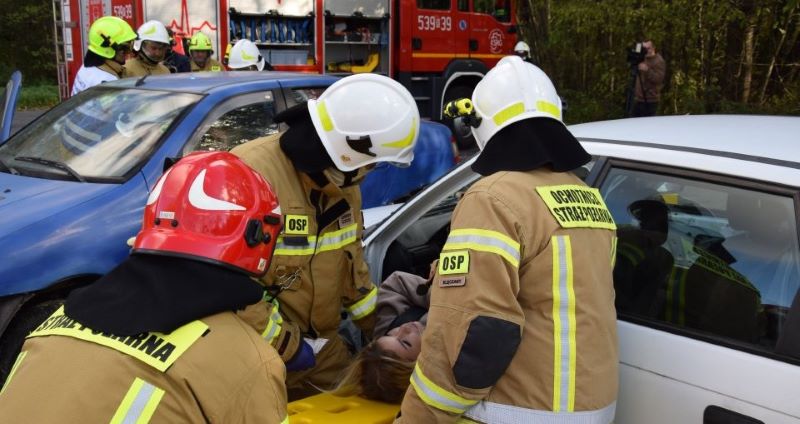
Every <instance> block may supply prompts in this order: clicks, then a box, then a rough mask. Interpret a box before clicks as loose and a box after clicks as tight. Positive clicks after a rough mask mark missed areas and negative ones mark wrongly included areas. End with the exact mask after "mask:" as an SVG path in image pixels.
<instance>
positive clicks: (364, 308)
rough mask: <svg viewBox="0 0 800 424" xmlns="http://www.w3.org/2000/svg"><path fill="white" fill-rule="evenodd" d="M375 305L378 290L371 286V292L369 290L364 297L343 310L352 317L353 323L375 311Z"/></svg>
mask: <svg viewBox="0 0 800 424" xmlns="http://www.w3.org/2000/svg"><path fill="white" fill-rule="evenodd" d="M377 304H378V288H377V287H375V286H372V290H370V291H369V293H368V294H367V295H366V296H364V297H363V298H361V299H360V300H359V301H358V302H356V303H354V304H352V305H350V306H348V307H346V308H345V309H346V310H347V312H350V315H352V316H353V320H354V321H358V320H360V319H361V318H364V317H365V316H367V315H369V314H371V313H372V312H373V311H375V305H377Z"/></svg>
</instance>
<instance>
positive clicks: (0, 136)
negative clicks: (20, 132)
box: [0, 71, 22, 145]
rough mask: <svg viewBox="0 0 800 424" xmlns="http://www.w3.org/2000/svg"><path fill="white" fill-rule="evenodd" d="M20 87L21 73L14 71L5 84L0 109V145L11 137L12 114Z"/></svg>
mask: <svg viewBox="0 0 800 424" xmlns="http://www.w3.org/2000/svg"><path fill="white" fill-rule="evenodd" d="M21 87H22V73H21V72H20V71H14V73H12V74H11V77H10V78H9V79H8V82H7V83H6V89H5V92H4V93H3V94H4V98H3V105H2V109H0V145H2V144H3V143H5V142H6V140H8V139H9V137H11V126H12V124H13V123H14V112H15V110H16V108H17V100H18V99H19V91H20V90H21Z"/></svg>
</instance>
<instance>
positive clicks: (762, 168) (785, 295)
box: [365, 116, 800, 424]
mask: <svg viewBox="0 0 800 424" xmlns="http://www.w3.org/2000/svg"><path fill="white" fill-rule="evenodd" d="M570 130H571V131H572V132H573V134H575V136H576V137H578V139H579V140H581V142H582V144H583V146H584V147H585V148H586V150H587V151H588V152H589V153H590V154H591V155H592V156H593V158H594V160H593V161H592V162H591V163H590V164H588V165H586V166H585V167H584V168H583V169H581V170H579V171H578V172H579V173H581V176H582V177H584V179H585V181H586V182H587V183H588V184H589V185H592V186H594V187H598V188H599V189H600V191H601V193H602V194H603V197H604V198H605V200H606V203H607V205H608V208H609V210H610V211H611V212H612V214H613V215H614V219H615V220H616V221H617V225H618V238H619V242H618V248H617V265H616V268H615V272H614V273H615V289H616V292H617V310H618V316H619V321H618V323H619V326H618V328H619V346H620V392H619V399H618V404H617V416H616V420H615V422H616V423H617V424H627V423H636V424H639V423H648V424H658V423H664V424H676V423H677V424H683V423H708V424H716V423H749V424H755V423H770V424H773V423H800V401H798V396H799V395H800V301H798V299H797V297H798V295H797V292H798V286H799V285H800V251H799V250H798V232H797V227H798V213H797V212H798V202H799V201H800V118H790V117H768V116H670V117H656V118H639V119H627V120H617V121H607V122H596V123H589V124H581V125H576V126H572V127H570ZM471 162H472V161H468V162H466V163H464V164H463V165H462V166H459V167H458V168H456V169H454V170H453V171H452V172H450V173H449V174H448V175H446V176H445V177H443V178H442V179H440V180H439V181H437V182H436V183H434V184H433V185H431V186H430V187H429V188H427V189H426V190H424V191H423V192H421V193H420V194H419V195H417V196H416V197H414V198H412V199H411V200H410V201H409V202H407V203H405V204H404V205H402V206H400V207H399V208H398V209H397V210H395V211H391V210H390V209H388V211H390V212H393V213H392V214H391V215H390V216H389V217H388V218H386V219H385V220H384V221H383V222H382V223H380V224H378V225H375V226H373V227H372V228H371V229H370V230H369V234H368V236H367V237H366V239H365V243H366V258H367V261H368V262H369V264H370V269H371V272H372V278H373V279H374V281H382V280H383V278H385V277H386V276H388V275H389V274H390V273H391V272H392V271H395V270H403V271H408V272H412V273H416V274H419V275H423V276H426V275H427V273H428V269H429V268H428V266H429V264H430V262H431V261H432V260H434V259H436V258H437V257H438V254H439V252H440V249H441V247H442V245H443V243H444V241H445V239H446V238H447V233H448V231H449V222H450V215H451V213H452V211H453V208H454V207H455V205H456V203H457V201H458V199H459V197H460V194H461V193H463V192H464V191H465V190H467V188H468V187H469V186H470V184H472V183H473V182H474V181H476V180H477V178H478V175H477V174H475V173H474V172H472V171H471V169H470V167H469V166H470V164H471ZM385 211H386V210H385ZM385 211H384V212H385Z"/></svg>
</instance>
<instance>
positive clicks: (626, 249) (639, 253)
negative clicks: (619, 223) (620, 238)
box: [619, 242, 645, 266]
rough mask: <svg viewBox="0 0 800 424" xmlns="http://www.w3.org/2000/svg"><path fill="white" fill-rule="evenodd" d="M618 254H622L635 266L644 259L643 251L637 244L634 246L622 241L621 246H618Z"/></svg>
mask: <svg viewBox="0 0 800 424" xmlns="http://www.w3.org/2000/svg"><path fill="white" fill-rule="evenodd" d="M619 254H620V255H622V256H624V257H625V259H627V260H628V261H629V262H630V263H631V264H632V265H634V266H636V265H639V264H640V263H641V262H642V261H644V257H645V255H644V251H643V250H642V249H640V248H639V247H638V246H635V245H633V244H630V243H625V242H622V246H620V247H619Z"/></svg>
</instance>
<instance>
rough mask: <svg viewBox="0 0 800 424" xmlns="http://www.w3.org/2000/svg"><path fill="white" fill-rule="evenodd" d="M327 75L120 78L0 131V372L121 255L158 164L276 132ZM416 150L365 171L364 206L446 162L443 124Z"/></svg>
mask: <svg viewBox="0 0 800 424" xmlns="http://www.w3.org/2000/svg"><path fill="white" fill-rule="evenodd" d="M335 80H336V78H333V77H328V76H319V75H308V74H290V73H272V72H271V73H250V72H235V73H224V72H223V73H197V74H176V75H170V76H163V77H152V78H145V79H138V80H137V79H126V80H120V81H115V82H112V83H107V84H103V85H101V86H97V87H94V88H92V89H90V90H87V91H85V92H82V93H80V94H79V95H77V96H75V97H73V98H71V99H69V100H67V101H65V102H63V103H61V104H60V105H58V106H56V107H54V108H53V109H52V110H50V111H49V112H47V113H45V114H44V115H42V116H41V117H40V118H38V119H37V120H36V121H34V122H33V123H31V124H30V125H28V126H27V127H25V128H24V129H22V130H21V131H20V132H19V133H17V134H15V135H14V136H12V137H11V138H9V139H8V140H7V141H6V140H5V137H3V138H0V258H2V259H0V334H2V336H0V378H1V377H2V376H3V374H4V373H5V372H8V369H3V367H4V366H5V367H8V364H7V363H6V364H3V363H2V360H4V359H8V357H9V355H12V358H13V353H11V352H10V351H11V350H14V349H16V348H18V345H17V343H19V340H21V338H22V337H24V335H25V334H26V332H27V330H28V329H29V328H30V326H31V325H33V323H36V322H38V321H37V320H41V319H42V318H43V317H44V316H43V315H44V314H46V313H47V312H48V311H49V309H51V308H52V305H54V304H56V303H57V302H58V301H60V300H61V299H63V297H64V296H65V295H66V294H67V293H68V292H69V291H70V290H72V289H74V288H75V287H78V286H81V285H85V284H88V283H91V282H92V281H94V280H96V279H97V278H98V277H99V276H101V275H102V274H104V273H106V272H108V271H109V270H111V269H112V268H113V267H114V266H115V265H117V264H118V263H120V262H121V261H122V260H123V259H124V258H125V257H126V255H127V254H128V251H129V248H128V246H127V245H126V243H125V242H126V240H127V239H128V238H129V237H131V236H133V235H135V234H136V233H137V232H138V230H139V228H140V225H141V216H142V211H143V207H144V204H145V200H146V198H147V195H148V192H149V191H150V189H151V188H152V187H153V185H154V184H155V183H156V181H157V180H158V178H159V177H160V176H161V174H162V172H163V170H164V169H165V167H168V166H169V165H170V164H171V163H172V162H173V161H174V160H175V159H177V158H180V157H182V156H184V155H186V154H188V153H190V152H193V151H197V150H229V149H231V148H232V147H234V146H236V145H239V144H241V143H244V142H246V141H248V140H252V139H254V138H257V137H261V136H264V135H268V134H272V133H275V132H277V131H280V130H281V128H280V125H278V124H276V123H275V122H274V121H273V117H274V116H275V114H276V113H278V112H280V111H282V110H284V109H286V108H288V107H291V106H293V105H296V104H298V103H300V102H303V101H305V100H307V99H309V98H315V97H316V96H318V95H319V94H321V93H322V91H324V89H325V88H326V87H328V86H329V85H330V84H332V83H333V82H334V81H335ZM18 85H19V80H18V77H17V80H16V81H15V80H12V81H11V82H10V83H9V85H8V86H7V87H6V89H5V90H4V91H5V92H4V93H3V92H0V101H4V104H3V106H4V110H0V136H3V134H5V135H6V137H7V134H8V132H7V131H8V129H7V128H8V127H9V126H10V124H11V116H12V115H13V106H14V100H15V97H16V88H17V87H18ZM3 131H6V132H5V133H4V132H3ZM415 156H416V159H417V160H415V161H414V163H413V164H412V166H410V167H409V168H404V169H398V168H394V167H389V166H381V167H378V168H377V169H376V170H375V171H374V172H373V173H371V174H370V175H369V176H368V178H367V180H366V181H365V183H364V186H365V187H367V188H366V189H365V193H364V199H365V205H367V206H366V207H369V206H377V205H381V204H385V203H388V202H390V201H392V200H394V199H397V198H401V197H403V196H407V195H408V194H410V193H411V192H413V191H416V190H418V189H420V188H422V187H424V186H426V185H427V184H429V183H431V182H432V181H433V180H435V179H436V178H438V177H439V176H441V175H443V174H444V173H446V171H447V170H448V169H450V168H451V167H452V166H453V165H454V154H453V150H452V147H451V141H450V131H449V129H447V127H445V126H443V125H440V124H436V123H431V122H424V123H423V125H422V126H421V131H420V139H419V142H418V144H417V147H416V148H415ZM376 183H377V184H376ZM15 345H16V346H15Z"/></svg>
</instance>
